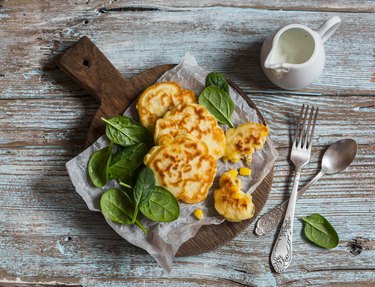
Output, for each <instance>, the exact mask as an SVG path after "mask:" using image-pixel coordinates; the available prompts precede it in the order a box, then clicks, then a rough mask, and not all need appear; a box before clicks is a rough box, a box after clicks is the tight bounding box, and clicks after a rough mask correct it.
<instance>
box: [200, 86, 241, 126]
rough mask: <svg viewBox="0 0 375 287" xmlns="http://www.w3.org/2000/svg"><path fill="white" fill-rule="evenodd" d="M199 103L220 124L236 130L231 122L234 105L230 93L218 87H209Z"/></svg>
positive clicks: (202, 94)
mask: <svg viewBox="0 0 375 287" xmlns="http://www.w3.org/2000/svg"><path fill="white" fill-rule="evenodd" d="M198 102H199V104H200V105H202V106H204V107H206V108H207V110H208V111H209V112H210V113H211V114H212V115H213V116H214V117H215V118H216V119H217V121H218V122H219V123H221V124H225V125H228V126H230V127H231V128H234V125H233V123H232V121H231V116H232V114H233V110H234V103H233V101H232V99H231V98H230V96H229V95H228V93H226V92H224V91H223V90H220V89H218V88H217V87H214V86H209V87H207V88H205V89H204V90H203V92H202V93H201V94H200V96H199V98H198Z"/></svg>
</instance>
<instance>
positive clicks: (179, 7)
mask: <svg viewBox="0 0 375 287" xmlns="http://www.w3.org/2000/svg"><path fill="white" fill-rule="evenodd" d="M2 5H3V6H4V7H5V8H12V9H15V10H19V11H28V9H27V8H29V7H31V8H33V7H35V6H37V7H38V8H39V9H44V10H46V9H48V10H49V11H53V12H56V11H59V10H64V11H69V12H74V11H77V10H83V9H98V10H99V9H101V11H102V13H108V12H109V13H111V12H124V11H130V12H133V11H142V12H148V11H158V10H160V11H165V10H172V11H186V10H194V9H197V8H206V9H208V8H215V7H225V8H232V7H237V8H243V9H259V10H263V9H267V10H280V9H283V10H286V11H288V10H300V11H334V12H358V13H361V12H374V11H375V4H374V2H373V1H371V0H365V1H360V0H348V1H330V0H316V1H302V0H293V1H280V0H278V1H272V0H265V1H261V0H255V1H246V0H232V1H230V2H228V1H224V0H206V1H200V2H197V1H192V0H182V1H172V0H152V1H149V0H147V1H142V3H141V4H140V3H139V1H135V0H133V1H126V3H123V2H122V1H105V0H98V1H87V0H85V1H83V0H68V1H64V3H59V4H55V3H48V1H46V0H44V1H36V0H32V1H30V0H29V1H27V0H18V1H7V2H5V3H3V4H2Z"/></svg>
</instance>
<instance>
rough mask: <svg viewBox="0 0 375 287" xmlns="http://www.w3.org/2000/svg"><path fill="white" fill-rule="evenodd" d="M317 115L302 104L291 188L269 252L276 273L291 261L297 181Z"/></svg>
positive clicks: (315, 108) (293, 153)
mask: <svg viewBox="0 0 375 287" xmlns="http://www.w3.org/2000/svg"><path fill="white" fill-rule="evenodd" d="M317 115H318V107H314V106H312V107H309V106H308V105H302V108H301V112H300V114H299V120H298V124H297V127H296V132H295V135H294V140H293V146H292V151H291V154H290V159H291V161H292V162H293V164H294V166H295V177H294V183H293V189H292V192H291V195H290V199H289V204H288V208H287V210H286V213H285V218H284V221H283V224H282V226H281V230H280V233H279V235H278V237H277V240H276V243H275V246H274V247H273V250H272V254H271V263H272V266H273V268H274V269H275V271H276V272H277V273H282V272H283V271H284V270H285V269H286V268H288V266H289V265H290V262H291V261H292V242H293V221H294V210H295V207H296V201H297V190H298V183H299V178H300V175H301V170H302V167H303V166H304V165H306V164H307V163H308V162H309V161H310V153H311V145H312V138H313V135H314V129H315V123H316V118H317Z"/></svg>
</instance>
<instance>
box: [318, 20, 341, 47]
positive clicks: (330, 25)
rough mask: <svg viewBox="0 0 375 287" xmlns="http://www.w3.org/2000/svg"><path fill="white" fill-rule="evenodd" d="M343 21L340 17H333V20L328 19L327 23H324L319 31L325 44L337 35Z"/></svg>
mask: <svg viewBox="0 0 375 287" xmlns="http://www.w3.org/2000/svg"><path fill="white" fill-rule="evenodd" d="M340 24H341V19H340V18H339V17H338V16H333V17H332V18H330V19H328V20H327V21H326V22H324V23H323V25H322V26H320V27H319V28H318V30H317V32H318V33H319V35H320V37H321V38H322V42H323V43H324V42H325V41H327V40H328V39H329V37H331V36H332V35H333V33H335V31H336V29H337V28H338V27H339V26H340Z"/></svg>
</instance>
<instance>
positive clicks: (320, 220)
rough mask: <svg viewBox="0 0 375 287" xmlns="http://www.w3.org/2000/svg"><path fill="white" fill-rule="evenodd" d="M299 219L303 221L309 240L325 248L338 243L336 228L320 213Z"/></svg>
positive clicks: (332, 246)
mask: <svg viewBox="0 0 375 287" xmlns="http://www.w3.org/2000/svg"><path fill="white" fill-rule="evenodd" d="M301 220H303V221H304V222H305V228H304V233H305V235H306V237H307V238H308V239H309V240H310V241H311V242H313V243H315V244H316V245H318V246H320V247H323V248H325V249H331V248H334V247H336V246H337V245H338V244H339V236H338V235H337V232H336V230H335V229H334V228H333V226H332V225H331V224H330V223H329V222H328V220H327V219H325V218H324V217H323V216H321V215H320V214H317V213H315V214H312V215H310V216H308V217H301Z"/></svg>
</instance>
